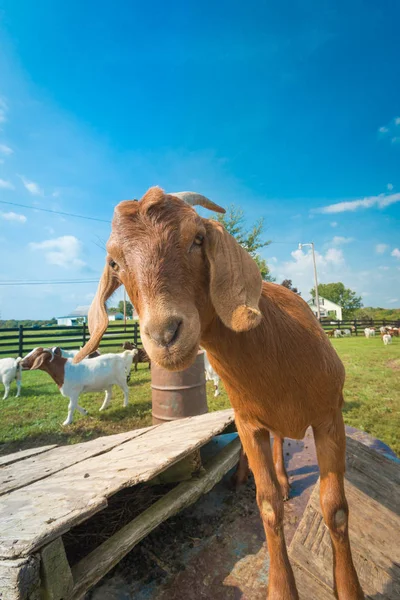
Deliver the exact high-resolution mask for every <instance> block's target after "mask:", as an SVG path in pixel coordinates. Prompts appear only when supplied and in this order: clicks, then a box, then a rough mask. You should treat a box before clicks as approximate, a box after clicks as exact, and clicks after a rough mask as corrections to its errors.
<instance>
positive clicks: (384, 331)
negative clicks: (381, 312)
mask: <svg viewBox="0 0 400 600" xmlns="http://www.w3.org/2000/svg"><path fill="white" fill-rule="evenodd" d="M379 332H380V333H387V329H386V327H379Z"/></svg>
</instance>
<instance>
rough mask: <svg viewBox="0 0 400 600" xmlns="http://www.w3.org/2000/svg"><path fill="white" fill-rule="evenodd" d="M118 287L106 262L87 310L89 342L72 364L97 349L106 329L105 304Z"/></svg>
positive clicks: (118, 282) (118, 283) (116, 280)
mask: <svg viewBox="0 0 400 600" xmlns="http://www.w3.org/2000/svg"><path fill="white" fill-rule="evenodd" d="M120 285H121V282H120V281H119V280H118V279H117V278H116V277H115V276H114V275H113V271H112V269H111V267H110V265H109V264H108V262H107V263H106V266H105V268H104V271H103V274H102V276H101V279H100V282H99V286H98V288H97V292H96V296H95V297H94V299H93V302H92V304H91V306H90V309H89V314H88V324H89V332H90V340H89V341H88V342H87V344H85V346H84V347H83V348H82V349H81V350H80V351H79V352H78V354H77V355H76V356H75V358H74V359H73V361H72V362H74V363H79V362H80V361H81V360H83V359H84V358H86V356H88V354H91V353H92V352H94V351H95V350H97V348H98V347H99V344H100V342H101V338H102V337H103V334H104V332H105V330H106V329H107V327H108V316H107V308H106V302H107V300H108V299H109V297H110V296H111V295H112V294H113V293H114V292H115V290H117V289H118V288H119V286H120Z"/></svg>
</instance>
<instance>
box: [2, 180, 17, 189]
mask: <svg viewBox="0 0 400 600" xmlns="http://www.w3.org/2000/svg"><path fill="white" fill-rule="evenodd" d="M0 189H3V190H15V187H14V186H13V184H12V183H11V181H6V180H5V179H0Z"/></svg>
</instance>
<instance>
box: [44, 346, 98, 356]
mask: <svg viewBox="0 0 400 600" xmlns="http://www.w3.org/2000/svg"><path fill="white" fill-rule="evenodd" d="M51 350H52V352H54V353H55V354H57V353H58V354H59V353H60V352H61V356H63V357H64V358H74V357H75V356H76V355H77V354H78V352H79V350H64V349H63V348H60V347H59V346H53V348H52V349H51ZM81 350H82V348H81ZM95 356H100V352H99V351H98V350H96V351H95V352H92V353H91V354H89V356H88V358H94V357H95Z"/></svg>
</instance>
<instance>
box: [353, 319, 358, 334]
mask: <svg viewBox="0 0 400 600" xmlns="http://www.w3.org/2000/svg"><path fill="white" fill-rule="evenodd" d="M354 331H355V332H356V337H357V336H358V333H357V320H356V319H354Z"/></svg>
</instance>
